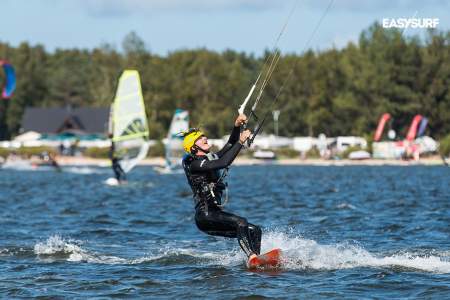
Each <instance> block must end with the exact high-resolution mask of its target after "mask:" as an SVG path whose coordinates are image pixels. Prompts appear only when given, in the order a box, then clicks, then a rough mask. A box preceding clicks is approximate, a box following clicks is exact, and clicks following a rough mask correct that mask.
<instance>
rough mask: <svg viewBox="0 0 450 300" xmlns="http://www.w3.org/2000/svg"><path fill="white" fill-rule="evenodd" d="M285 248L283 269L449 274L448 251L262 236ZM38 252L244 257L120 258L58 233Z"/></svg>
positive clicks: (87, 256) (228, 259) (186, 252)
mask: <svg viewBox="0 0 450 300" xmlns="http://www.w3.org/2000/svg"><path fill="white" fill-rule="evenodd" d="M276 247H278V248H281V249H282V250H283V259H282V264H281V266H280V267H281V269H284V270H337V269H349V268H361V267H370V268H395V269H397V270H398V271H402V270H404V271H408V270H421V271H425V272H433V273H450V256H449V251H443V252H436V251H434V252H433V253H432V254H431V253H429V254H427V253H423V252H422V253H417V252H416V253H414V252H408V251H403V252H402V253H398V254H392V255H382V254H373V253H370V252H369V251H367V250H365V249H363V248H362V247H360V246H356V245H350V244H335V245H321V244H319V243H317V242H316V241H314V240H309V239H304V238H302V237H300V236H292V235H290V234H288V233H283V232H269V233H267V234H265V235H264V239H263V241H262V252H265V251H268V250H270V249H273V248H276ZM34 253H35V254H36V255H38V257H39V258H40V259H43V260H50V261H53V260H58V259H64V260H67V261H71V262H89V263H99V264H143V263H157V264H158V265H177V264H190V265H221V266H237V265H243V263H244V262H245V256H244V254H243V252H242V251H240V250H239V249H237V248H236V249H234V250H232V251H220V252H205V251H199V250H198V249H194V248H177V247H174V246H165V247H162V248H158V249H153V250H152V251H150V253H147V254H145V255H144V256H142V257H139V258H132V259H127V258H122V257H117V256H112V255H102V254H99V253H96V252H93V251H88V250H86V249H84V248H83V247H82V243H81V242H80V241H75V240H71V239H67V240H66V239H64V238H62V237H60V236H58V235H54V236H51V237H49V238H48V239H47V240H46V241H45V242H39V243H37V244H36V245H35V246H34Z"/></svg>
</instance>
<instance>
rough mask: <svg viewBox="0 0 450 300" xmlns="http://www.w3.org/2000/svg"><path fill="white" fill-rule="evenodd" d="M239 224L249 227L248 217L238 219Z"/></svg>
mask: <svg viewBox="0 0 450 300" xmlns="http://www.w3.org/2000/svg"><path fill="white" fill-rule="evenodd" d="M237 225H238V226H239V227H248V222H247V219H246V218H239V219H238V220H237Z"/></svg>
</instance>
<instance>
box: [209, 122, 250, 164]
mask: <svg viewBox="0 0 450 300" xmlns="http://www.w3.org/2000/svg"><path fill="white" fill-rule="evenodd" d="M245 123H247V116H246V115H244V114H240V115H239V116H238V117H237V118H236V120H235V121H234V127H233V130H232V131H231V134H230V137H229V138H228V142H227V143H226V144H225V146H223V148H222V149H220V151H218V152H217V153H216V154H217V155H218V156H219V157H221V156H222V155H223V154H224V153H225V152H227V151H228V150H230V148H231V147H232V146H233V145H234V144H235V143H237V142H238V141H239V136H240V133H241V126H242V125H244V124H245Z"/></svg>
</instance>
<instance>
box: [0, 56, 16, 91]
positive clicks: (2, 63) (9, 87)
mask: <svg viewBox="0 0 450 300" xmlns="http://www.w3.org/2000/svg"><path fill="white" fill-rule="evenodd" d="M0 67H2V69H3V72H4V74H5V78H4V81H3V86H2V98H3V99H9V98H11V96H12V95H13V92H14V90H15V89H16V72H15V71H14V67H13V66H12V65H11V64H10V63H9V62H7V61H6V60H0Z"/></svg>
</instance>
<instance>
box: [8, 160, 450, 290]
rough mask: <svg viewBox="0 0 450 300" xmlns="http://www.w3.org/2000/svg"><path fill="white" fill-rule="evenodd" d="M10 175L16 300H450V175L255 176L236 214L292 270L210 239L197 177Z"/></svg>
mask: <svg viewBox="0 0 450 300" xmlns="http://www.w3.org/2000/svg"><path fill="white" fill-rule="evenodd" d="M110 176H111V171H110V169H107V168H82V169H77V168H65V169H64V171H63V172H61V173H58V172H54V171H52V170H50V169H44V170H42V171H39V169H37V170H29V171H23V170H22V171H17V170H0V229H1V231H0V270H1V272H0V296H1V297H2V298H22V297H23V298H27V297H38V296H47V297H50V298H58V297H64V298H86V297H88V298H91V297H99V298H110V297H119V298H133V299H135V298H146V299H148V298H155V299H165V298H167V299H168V298H175V299H189V298H192V299H198V298H207V299H252V298H254V299H257V298H259V297H267V298H272V297H273V298H279V299H298V298H307V297H312V298H314V299H316V298H326V299H328V298H345V299H361V298H408V297H410V298H436V299H442V298H448V297H449V295H450V226H449V225H450V188H449V186H450V168H446V167H438V166H433V167H425V166H408V167H406V166H402V167H394V166H374V167H370V166H344V167H315V166H276V165H271V166H245V167H244V166H242V167H233V168H231V170H230V174H229V188H230V200H229V203H228V205H227V207H226V210H227V211H231V212H234V213H236V214H239V215H241V216H245V217H246V218H247V219H248V220H249V221H250V222H252V223H254V224H258V225H260V226H262V228H263V232H264V233H263V240H262V248H263V251H266V250H270V249H271V248H274V247H280V248H281V249H282V250H283V254H284V255H283V260H282V264H281V266H280V268H278V269H274V270H258V271H249V270H247V269H246V267H245V257H244V255H243V253H242V251H241V250H240V249H239V247H238V244H237V242H236V240H232V239H227V238H221V237H212V236H208V235H205V234H203V233H202V232H200V231H199V230H198V229H197V228H196V226H195V222H194V217H193V201H192V196H191V192H190V188H189V186H188V185H187V182H186V178H185V177H184V175H183V174H158V173H157V172H154V171H153V170H152V168H151V167H139V168H137V169H135V170H134V171H133V172H132V173H131V174H130V176H129V182H128V184H127V185H123V186H108V185H105V184H104V181H105V180H106V179H107V178H108V177H110Z"/></svg>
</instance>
